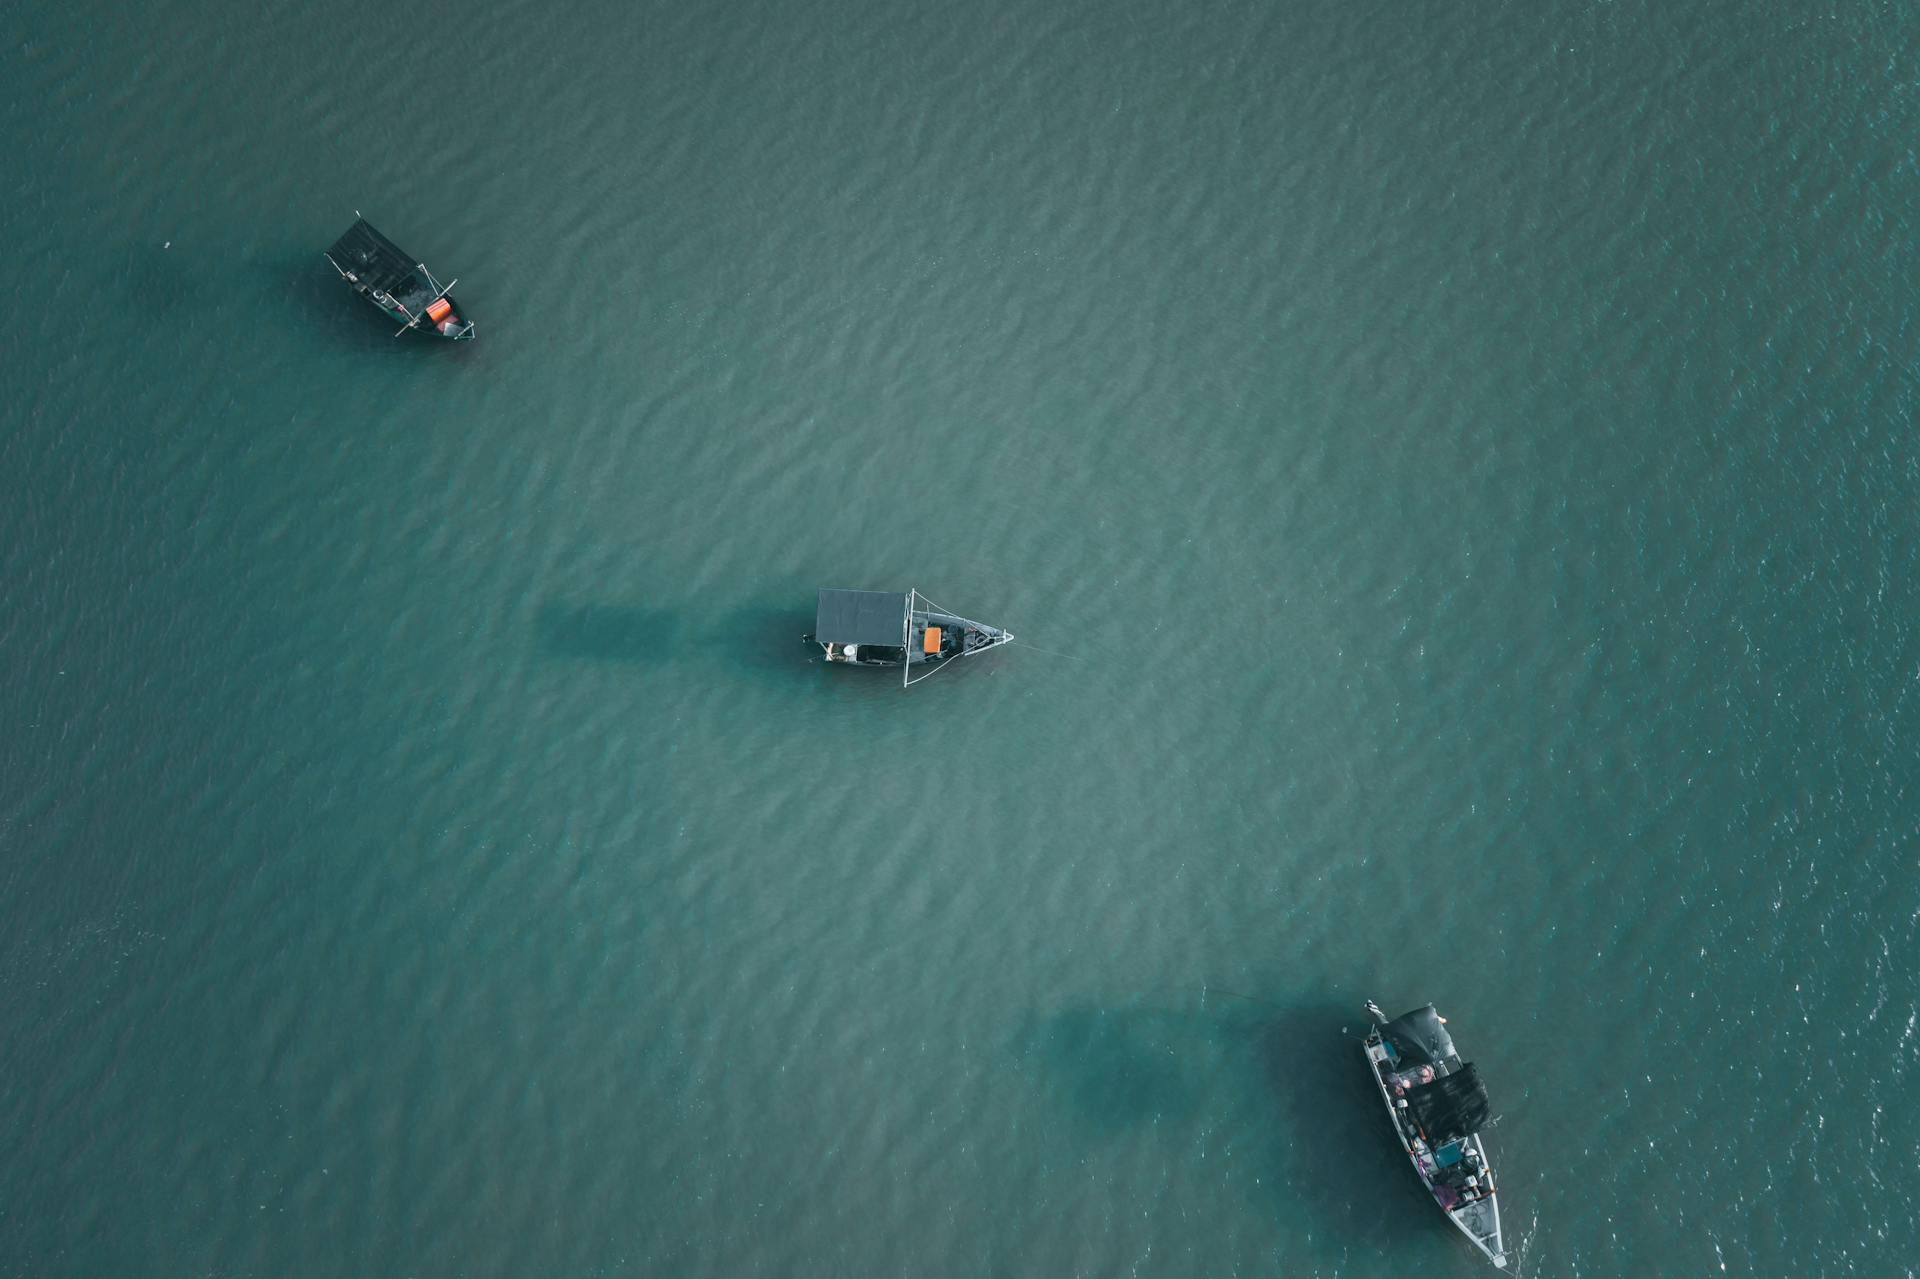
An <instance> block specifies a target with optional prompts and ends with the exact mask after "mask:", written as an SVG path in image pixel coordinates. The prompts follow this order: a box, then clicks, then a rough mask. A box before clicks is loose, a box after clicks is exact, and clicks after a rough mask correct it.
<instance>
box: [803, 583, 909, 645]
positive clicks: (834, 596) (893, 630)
mask: <svg viewBox="0 0 1920 1279" xmlns="http://www.w3.org/2000/svg"><path fill="white" fill-rule="evenodd" d="M906 622H907V595H906V592H905V591H838V590H831V589H828V588H826V587H822V588H821V589H820V606H819V608H818V610H817V611H816V612H815V614H814V619H813V637H814V638H815V639H816V640H819V641H820V642H821V643H822V644H885V645H890V646H891V647H893V648H899V647H900V646H901V645H902V644H904V643H905V642H906Z"/></svg>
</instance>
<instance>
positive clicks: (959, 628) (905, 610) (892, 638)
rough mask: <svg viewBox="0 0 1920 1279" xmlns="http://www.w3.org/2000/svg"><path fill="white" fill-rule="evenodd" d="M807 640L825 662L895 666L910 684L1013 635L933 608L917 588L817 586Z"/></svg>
mask: <svg viewBox="0 0 1920 1279" xmlns="http://www.w3.org/2000/svg"><path fill="white" fill-rule="evenodd" d="M806 640H807V643H809V644H818V645H819V646H820V647H821V649H823V650H824V651H825V653H826V657H827V660H828V661H829V662H844V663H847V664H849V665H853V666H892V667H899V668H900V669H901V670H902V671H903V672H904V675H905V681H906V683H908V684H914V683H917V682H918V681H919V680H921V679H924V678H926V677H927V676H928V675H931V674H932V673H933V670H932V669H930V668H937V667H938V666H940V665H942V664H944V663H946V662H948V661H950V660H952V659H953V658H956V657H972V656H974V655H975V654H977V653H984V652H986V651H987V650H988V649H990V648H998V647H999V646H1000V645H1002V644H1010V643H1012V642H1013V635H1012V634H1011V633H1010V632H1007V631H1003V630H1001V629H1000V628H999V627H996V626H988V625H986V624H984V623H982V622H975V621H970V620H969V619H967V618H964V617H961V616H960V615H959V614H957V613H949V612H947V611H945V610H944V609H940V608H936V607H935V606H934V604H933V603H932V601H930V600H928V599H927V598H926V597H925V596H924V595H922V594H920V592H918V591H913V590H909V591H848V590H835V589H830V588H826V587H822V588H821V591H820V598H819V602H818V605H817V607H816V608H815V611H814V621H813V634H811V635H809V636H807V637H806ZM916 668H920V669H919V671H918V673H917V674H916Z"/></svg>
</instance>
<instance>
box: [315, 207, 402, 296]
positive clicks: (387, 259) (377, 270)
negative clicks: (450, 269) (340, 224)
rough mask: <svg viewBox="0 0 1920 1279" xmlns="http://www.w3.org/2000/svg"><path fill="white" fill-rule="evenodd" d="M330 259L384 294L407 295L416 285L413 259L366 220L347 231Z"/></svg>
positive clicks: (330, 250)
mask: <svg viewBox="0 0 1920 1279" xmlns="http://www.w3.org/2000/svg"><path fill="white" fill-rule="evenodd" d="M327 256H328V257H331V258H332V259H333V260H334V261H335V262H337V263H339V264H340V266H341V268H342V269H344V270H347V271H351V272H353V273H354V274H355V275H357V276H359V277H360V280H361V282H362V283H364V284H367V285H370V286H372V287H373V288H376V289H379V290H380V291H381V292H383V293H398V294H403V295H404V293H405V292H406V291H407V288H408V286H409V285H411V284H412V283H413V282H414V275H413V268H414V261H413V259H412V258H410V257H408V256H407V255H406V253H405V252H403V251H402V250H401V248H400V246H399V245H397V244H395V243H394V242H393V241H392V240H389V239H388V238H387V237H386V236H384V235H381V234H380V233H379V232H378V231H376V230H374V229H373V224H372V223H370V222H368V221H367V220H366V219H365V218H361V219H360V220H359V221H358V222H355V223H354V224H353V225H352V226H350V227H348V228H347V233H346V234H345V235H343V236H341V237H340V238H339V239H338V240H335V241H334V242H333V247H332V248H331V249H328V250H327Z"/></svg>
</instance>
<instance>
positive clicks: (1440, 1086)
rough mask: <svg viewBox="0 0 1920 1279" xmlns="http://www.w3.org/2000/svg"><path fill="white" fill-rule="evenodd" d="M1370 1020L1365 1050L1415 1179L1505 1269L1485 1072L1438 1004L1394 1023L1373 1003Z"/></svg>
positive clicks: (1479, 1247)
mask: <svg viewBox="0 0 1920 1279" xmlns="http://www.w3.org/2000/svg"><path fill="white" fill-rule="evenodd" d="M1367 1015H1368V1016H1369V1017H1371V1018H1372V1019H1373V1023H1374V1024H1373V1026H1372V1027H1371V1028H1370V1029H1369V1030H1368V1031H1367V1036H1366V1039H1365V1040H1364V1041H1362V1045H1361V1046H1362V1048H1363V1049H1364V1051H1365V1052H1366V1055H1367V1067H1368V1073H1369V1074H1371V1075H1372V1076H1373V1085H1374V1087H1375V1088H1377V1089H1379V1090H1380V1100H1381V1101H1382V1102H1384V1103H1385V1104H1386V1107H1387V1118H1388V1119H1389V1120H1391V1121H1392V1123H1393V1131H1394V1134H1395V1135H1396V1136H1397V1137H1399V1139H1400V1145H1401V1146H1402V1147H1403V1148H1404V1149H1405V1150H1406V1152H1407V1158H1408V1159H1411V1160H1412V1161H1413V1171H1414V1173H1415V1174H1416V1175H1417V1176H1418V1177H1419V1178H1420V1184H1421V1185H1423V1186H1425V1187H1426V1188H1427V1192H1428V1193H1429V1194H1431V1195H1432V1196H1433V1198H1434V1202H1435V1203H1437V1204H1439V1205H1440V1211H1442V1212H1444V1213H1446V1214H1447V1220H1448V1221H1451V1222H1452V1223H1453V1224H1454V1225H1456V1226H1458V1227H1459V1228H1460V1231H1461V1233H1462V1234H1464V1235H1466V1237H1467V1238H1469V1239H1471V1240H1472V1241H1473V1246H1474V1247H1476V1248H1478V1249H1479V1250H1480V1251H1481V1252H1482V1253H1483V1254H1484V1255H1485V1256H1486V1258H1487V1259H1488V1260H1489V1261H1491V1262H1493V1264H1494V1265H1496V1266H1500V1267H1502V1268H1504V1267H1505V1266H1506V1264H1507V1251H1506V1247H1505V1245H1503V1244H1502V1243H1501V1240H1500V1205H1499V1202H1498V1201H1497V1200H1495V1199H1494V1196H1493V1167H1492V1165H1490V1164H1489V1163H1488V1162H1487V1151H1486V1148H1485V1147H1484V1146H1483V1145H1482V1144H1481V1142H1480V1136H1479V1133H1480V1130H1481V1129H1482V1128H1484V1127H1486V1126H1487V1120H1488V1116H1489V1114H1490V1113H1491V1106H1490V1104H1489V1103H1488V1100H1487V1090H1486V1087H1485V1085H1483V1084H1482V1083H1481V1082H1480V1072H1479V1071H1478V1070H1476V1069H1474V1066H1473V1063H1472V1062H1466V1061H1461V1060H1460V1054H1459V1053H1458V1052H1456V1051H1455V1050H1454V1047H1453V1036H1451V1035H1449V1034H1448V1033H1447V1021H1446V1018H1444V1017H1442V1016H1441V1015H1440V1014H1439V1013H1438V1012H1436V1011H1435V1010H1434V1007H1433V1005H1432V1004H1428V1005H1427V1006H1426V1007H1424V1008H1416V1009H1414V1010H1413V1011H1412V1012H1410V1013H1404V1014H1402V1015H1401V1016H1399V1017H1395V1018H1393V1019H1392V1020H1391V1021H1389V1020H1388V1019H1387V1015H1386V1014H1385V1013H1383V1012H1381V1011H1380V1005H1378V1004H1376V1003H1374V1002H1373V1001H1372V1000H1368V1001H1367Z"/></svg>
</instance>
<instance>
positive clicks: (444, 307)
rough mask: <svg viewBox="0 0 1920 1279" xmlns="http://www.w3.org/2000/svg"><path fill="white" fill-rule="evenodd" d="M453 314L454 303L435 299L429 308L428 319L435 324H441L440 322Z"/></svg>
mask: <svg viewBox="0 0 1920 1279" xmlns="http://www.w3.org/2000/svg"><path fill="white" fill-rule="evenodd" d="M452 314H453V303H451V302H449V301H447V300H446V299H445V298H435V299H434V300H433V302H432V304H431V305H429V306H428V307H427V318H428V319H429V320H432V321H433V322H434V323H435V324H438V323H440V321H442V320H444V319H446V318H447V317H448V316H449V315H452Z"/></svg>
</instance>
